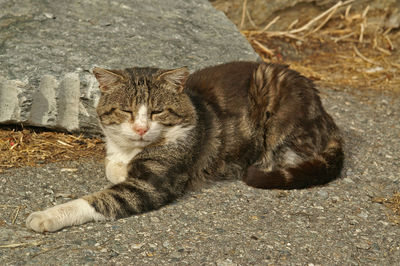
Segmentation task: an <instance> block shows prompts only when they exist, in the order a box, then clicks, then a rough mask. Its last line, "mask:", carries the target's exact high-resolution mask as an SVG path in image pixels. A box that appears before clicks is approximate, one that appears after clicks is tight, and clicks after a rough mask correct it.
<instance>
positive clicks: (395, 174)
mask: <svg viewBox="0 0 400 266" xmlns="http://www.w3.org/2000/svg"><path fill="white" fill-rule="evenodd" d="M321 96H322V98H323V101H324V104H325V106H326V109H327V110H328V111H329V112H330V113H331V114H332V115H333V116H334V118H335V119H336V121H337V123H338V125H339V126H340V127H341V128H342V131H343V135H344V137H345V141H346V156H347V158H346V166H345V169H344V170H343V178H341V179H339V180H336V181H334V182H332V183H330V184H328V185H326V186H324V187H319V188H311V189H304V190H291V191H283V190H259V189H253V188H250V187H247V186H246V185H244V184H243V183H241V182H240V181H234V182H221V183H216V184H214V185H212V186H210V187H207V188H204V189H202V190H200V191H196V192H191V193H189V194H188V195H187V196H186V197H184V198H182V199H180V200H178V201H176V202H175V203H174V204H172V205H169V206H166V207H164V208H162V209H160V210H157V211H153V212H150V213H146V214H143V215H138V216H134V217H130V218H127V219H122V220H118V221H113V222H102V223H88V224H85V225H82V226H79V227H71V228H67V229H64V230H62V231H59V232H56V233H47V234H38V233H35V232H32V231H29V230H27V229H26V228H25V219H26V217H27V215H28V214H29V213H30V212H32V211H36V210H40V209H43V208H45V207H48V206H52V205H53V204H56V203H62V202H65V201H67V200H69V199H70V198H74V197H79V196H81V195H83V194H85V193H89V192H93V191H95V190H97V189H100V188H101V187H104V186H106V185H107V184H108V183H107V181H106V179H105V175H104V169H103V165H102V163H101V162H96V161H90V160H89V161H88V160H80V161H74V162H66V163H58V164H48V165H44V166H43V167H40V168H30V167H27V168H19V169H12V170H9V171H6V172H5V173H3V174H1V175H0V193H1V197H0V246H1V247H0V265H25V264H37V265H44V264H46V265H83V264H88V265H114V264H115V265H126V264H135V265H141V264H152V265H156V264H157V265H166V264H179V265H183V264H191V265H199V264H205V265H253V264H254V265H267V264H273V265H399V264H400V226H399V225H394V224H393V223H392V222H391V221H390V219H389V217H390V215H391V211H390V210H389V209H387V208H386V207H385V206H383V205H381V204H379V203H374V202H373V201H372V200H371V199H372V198H373V197H390V196H391V195H393V193H394V192H395V191H399V187H400V185H399V182H400V177H399V175H400V174H399V172H400V161H399V159H398V157H399V150H400V141H399V138H400V123H399V121H400V102H399V99H398V98H395V97H391V96H387V95H382V94H374V93H369V94H366V93H357V92H354V91H351V90H347V91H335V90H326V89H322V94H321ZM63 168H64V170H62V169H63ZM67 168H68V169H67ZM71 169H77V170H76V171H72V172H71ZM18 206H22V208H21V209H20V211H19V212H18V215H16V213H17V207H18ZM15 217H16V219H15ZM14 219H15V222H14V223H13V221H14Z"/></svg>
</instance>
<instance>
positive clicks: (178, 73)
mask: <svg viewBox="0 0 400 266" xmlns="http://www.w3.org/2000/svg"><path fill="white" fill-rule="evenodd" d="M188 77H189V70H188V69H187V67H181V68H176V69H171V70H167V71H165V72H163V73H161V74H160V75H159V76H158V77H157V79H158V80H161V81H165V82H166V83H167V88H169V89H172V90H175V91H176V92H179V93H180V92H182V91H183V88H184V87H185V83H186V80H187V78H188Z"/></svg>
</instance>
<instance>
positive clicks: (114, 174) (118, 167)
mask: <svg viewBox="0 0 400 266" xmlns="http://www.w3.org/2000/svg"><path fill="white" fill-rule="evenodd" d="M106 176H107V179H108V180H109V181H110V182H111V183H113V184H118V183H121V182H124V181H125V180H126V178H127V177H128V164H125V163H122V162H115V161H110V160H109V159H108V158H106Z"/></svg>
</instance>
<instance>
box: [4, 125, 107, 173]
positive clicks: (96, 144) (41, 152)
mask: <svg viewBox="0 0 400 266" xmlns="http://www.w3.org/2000/svg"><path fill="white" fill-rule="evenodd" d="M0 154H1V156H0V173H1V172H2V171H4V170H5V169H7V168H11V167H21V166H36V165H39V164H44V163H48V162H58V161H66V160H75V159H77V158H82V157H99V158H101V157H103V156H104V143H103V141H102V140H100V139H97V138H86V137H84V136H82V135H80V136H75V135H71V134H66V133H60V132H50V131H44V130H41V129H34V128H18V127H1V128H0Z"/></svg>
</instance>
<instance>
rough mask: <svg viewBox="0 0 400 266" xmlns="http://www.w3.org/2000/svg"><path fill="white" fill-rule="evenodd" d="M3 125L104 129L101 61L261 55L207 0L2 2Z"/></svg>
mask: <svg viewBox="0 0 400 266" xmlns="http://www.w3.org/2000/svg"><path fill="white" fill-rule="evenodd" d="M0 44H1V45H0V124H23V125H33V126H41V127H48V128H53V129H60V130H66V131H71V132H82V131H84V132H90V133H99V132H100V129H99V127H98V122H97V116H96V113H95V109H94V106H96V104H97V101H98V99H99V90H98V84H97V81H96V80H95V78H94V77H93V76H92V74H91V70H92V69H93V67H94V66H101V67H107V68H125V67H132V66H156V67H161V68H172V67H179V66H188V67H189V68H190V69H191V70H196V69H199V68H202V67H205V66H208V65H214V64H219V63H223V62H228V61H233V60H256V59H257V58H258V56H257V55H256V54H255V52H254V51H253V49H252V48H251V46H250V44H249V43H248V42H247V41H246V39H245V38H244V37H243V36H242V35H241V34H240V33H239V31H238V30H237V29H236V27H235V26H234V24H233V23H232V22H230V21H229V20H228V19H227V18H226V17H225V15H224V14H223V13H222V12H220V11H217V10H215V9H214V8H213V7H212V6H211V4H210V3H209V2H208V1H207V0H164V1H145V0H132V1H130V0H117V1H112V2H109V1H89V0H83V1H80V2H79V3H74V2H70V1H34V0H10V1H2V3H1V8H0Z"/></svg>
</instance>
